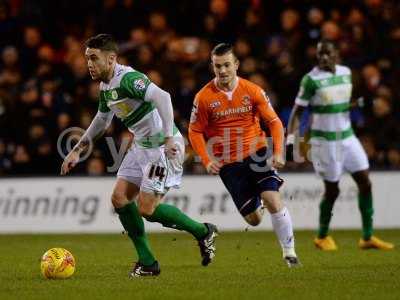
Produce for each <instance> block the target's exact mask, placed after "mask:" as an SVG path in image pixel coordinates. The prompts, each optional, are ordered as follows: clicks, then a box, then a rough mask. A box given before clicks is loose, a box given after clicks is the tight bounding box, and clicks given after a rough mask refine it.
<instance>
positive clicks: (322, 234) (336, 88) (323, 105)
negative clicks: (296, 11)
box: [287, 40, 394, 251]
mask: <svg viewBox="0 0 400 300" xmlns="http://www.w3.org/2000/svg"><path fill="white" fill-rule="evenodd" d="M317 59H318V65H317V66H315V67H314V68H313V69H312V70H311V71H310V72H309V73H307V74H306V75H305V76H304V77H303V79H302V81H301V85H300V91H299V93H298V95H297V98H296V100H295V105H294V107H293V110H292V114H291V117H290V119H289V124H288V139H287V145H288V148H287V149H288V150H289V149H291V150H293V146H292V145H293V142H294V140H295V138H296V136H299V135H298V134H295V133H296V130H297V129H298V128H299V118H300V116H301V114H302V112H303V110H304V108H305V107H307V106H309V107H310V110H311V114H312V122H311V131H310V136H311V138H310V144H311V160H312V163H313V166H314V170H315V172H316V173H317V174H318V175H319V176H320V177H321V178H322V179H323V181H324V187H325V191H324V195H323V198H322V201H321V204H320V206H319V207H320V216H319V231H318V236H317V237H316V238H315V240H314V244H315V246H316V247H317V248H319V249H322V250H328V251H329V250H336V249H337V245H336V243H335V241H334V239H333V238H332V237H331V236H329V235H328V229H329V223H330V220H331V217H332V209H333V205H334V203H335V200H336V198H337V197H338V195H339V180H340V177H341V175H342V173H343V172H344V171H347V172H349V173H350V174H351V176H352V177H353V179H354V181H355V182H356V184H357V187H358V191H359V194H358V206H359V209H360V212H361V219H362V231H363V233H362V237H361V239H360V241H359V246H360V248H362V249H369V248H376V249H384V250H389V249H392V248H393V247H394V246H393V244H391V243H387V242H384V241H382V240H380V239H378V238H377V237H374V236H373V235H372V233H373V226H372V216H373V212H374V210H373V204H372V188H371V181H370V179H369V175H368V173H369V163H368V158H367V155H366V153H365V151H364V149H363V147H362V145H361V143H360V141H359V140H358V139H357V137H356V136H355V135H354V133H353V129H352V126H351V122H350V100H351V91H352V83H351V70H350V69H349V68H348V67H346V66H342V65H339V64H337V63H336V59H337V50H336V47H335V45H334V44H333V43H332V42H330V41H326V40H323V41H321V42H320V43H318V46H317ZM289 152H290V151H289Z"/></svg>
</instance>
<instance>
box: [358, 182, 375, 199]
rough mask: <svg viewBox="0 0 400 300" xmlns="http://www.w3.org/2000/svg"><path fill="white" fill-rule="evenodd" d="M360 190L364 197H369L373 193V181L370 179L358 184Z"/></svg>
mask: <svg viewBox="0 0 400 300" xmlns="http://www.w3.org/2000/svg"><path fill="white" fill-rule="evenodd" d="M358 189H359V191H360V194H363V195H368V194H370V193H371V190H372V184H371V181H370V180H369V179H367V180H365V181H363V182H361V183H360V184H358Z"/></svg>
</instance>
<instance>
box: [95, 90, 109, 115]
mask: <svg viewBox="0 0 400 300" xmlns="http://www.w3.org/2000/svg"><path fill="white" fill-rule="evenodd" d="M98 110H99V112H102V113H108V112H109V111H110V108H109V107H108V106H107V101H106V99H105V97H104V94H103V93H100V96H99V107H98Z"/></svg>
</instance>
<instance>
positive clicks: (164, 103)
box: [144, 83, 178, 158]
mask: <svg viewBox="0 0 400 300" xmlns="http://www.w3.org/2000/svg"><path fill="white" fill-rule="evenodd" d="M144 100H145V101H149V102H153V103H154V105H155V107H156V108H157V110H158V113H159V114H160V117H161V120H162V124H163V133H164V136H165V152H166V154H167V156H168V157H169V158H173V157H175V155H176V154H177V151H178V148H177V146H176V145H175V143H174V140H173V135H174V133H173V131H174V110H173V108H172V101H171V95H170V94H169V93H168V92H166V91H164V90H163V89H161V88H159V87H158V86H157V85H155V84H154V83H150V84H149V86H148V88H147V91H146V94H145V97H144Z"/></svg>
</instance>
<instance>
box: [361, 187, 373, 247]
mask: <svg viewBox="0 0 400 300" xmlns="http://www.w3.org/2000/svg"><path fill="white" fill-rule="evenodd" d="M358 208H359V209H360V212H361V220H362V231H363V239H364V240H369V239H370V238H371V236H372V231H373V229H372V216H373V214H374V208H373V205H372V193H369V194H368V195H367V196H363V195H361V194H359V195H358Z"/></svg>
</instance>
